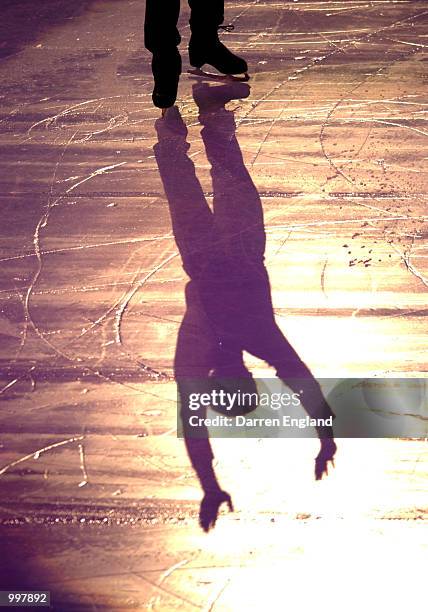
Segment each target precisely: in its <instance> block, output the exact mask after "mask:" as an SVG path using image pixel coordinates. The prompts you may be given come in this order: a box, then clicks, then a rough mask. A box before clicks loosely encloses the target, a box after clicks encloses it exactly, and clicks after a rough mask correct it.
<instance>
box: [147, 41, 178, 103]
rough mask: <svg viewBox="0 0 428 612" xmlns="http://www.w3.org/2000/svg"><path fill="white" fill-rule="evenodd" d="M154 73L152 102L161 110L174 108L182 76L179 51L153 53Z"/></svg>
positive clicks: (175, 49) (169, 50) (174, 49)
mask: <svg viewBox="0 0 428 612" xmlns="http://www.w3.org/2000/svg"><path fill="white" fill-rule="evenodd" d="M152 71H153V78H154V81H155V84H154V88H153V94H152V100H153V104H154V105H155V106H157V107H158V108H161V109H166V108H169V107H170V106H173V105H174V103H175V100H176V98H177V91H178V81H179V78H180V74H181V57H180V53H179V52H178V49H177V48H176V47H174V48H173V49H168V50H166V51H159V52H155V53H153V58H152Z"/></svg>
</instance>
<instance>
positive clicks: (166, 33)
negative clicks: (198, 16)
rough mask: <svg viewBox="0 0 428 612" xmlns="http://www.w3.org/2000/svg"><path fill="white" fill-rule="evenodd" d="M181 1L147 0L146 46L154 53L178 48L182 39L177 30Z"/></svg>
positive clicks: (145, 21)
mask: <svg viewBox="0 0 428 612" xmlns="http://www.w3.org/2000/svg"><path fill="white" fill-rule="evenodd" d="M179 14H180V0H146V15H145V20H144V45H145V47H146V49H148V50H149V51H151V52H152V53H157V52H162V51H163V50H168V49H171V47H177V46H178V45H179V44H180V41H181V38H180V34H179V32H178V29H177V22H178V17H179Z"/></svg>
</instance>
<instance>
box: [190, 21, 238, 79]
mask: <svg viewBox="0 0 428 612" xmlns="http://www.w3.org/2000/svg"><path fill="white" fill-rule="evenodd" d="M218 29H225V30H227V31H230V30H233V26H219V28H218ZM189 60H190V64H191V65H192V66H193V67H194V68H201V67H202V66H203V65H204V64H209V65H210V66H213V68H215V69H216V70H218V71H219V72H222V73H223V74H231V75H234V74H245V75H246V76H247V77H248V74H247V73H248V65H247V62H246V61H245V60H244V59H242V57H238V56H237V55H235V54H234V53H232V51H229V49H228V48H227V47H226V46H225V45H224V44H223V43H222V42H221V41H220V40H219V38H218V31H217V29H216V30H214V31H212V32H210V33H207V32H200V33H195V32H192V35H191V37H190V42H189Z"/></svg>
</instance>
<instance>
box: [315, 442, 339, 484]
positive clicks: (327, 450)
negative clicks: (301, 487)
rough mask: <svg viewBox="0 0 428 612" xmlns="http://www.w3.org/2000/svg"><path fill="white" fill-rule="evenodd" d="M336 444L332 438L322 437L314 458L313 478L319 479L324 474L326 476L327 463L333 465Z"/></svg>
mask: <svg viewBox="0 0 428 612" xmlns="http://www.w3.org/2000/svg"><path fill="white" fill-rule="evenodd" d="M336 450H337V446H336V444H335V442H334V440H332V439H330V438H324V439H323V440H321V449H320V452H319V453H318V455H317V457H316V459H315V479H316V480H321V479H322V477H323V476H324V474H325V475H326V476H328V464H329V462H331V465H332V466H333V467H334V455H335V454H336Z"/></svg>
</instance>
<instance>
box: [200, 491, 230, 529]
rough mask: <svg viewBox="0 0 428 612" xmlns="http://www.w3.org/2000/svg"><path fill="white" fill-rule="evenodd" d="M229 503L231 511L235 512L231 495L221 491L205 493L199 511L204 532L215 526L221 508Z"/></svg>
mask: <svg viewBox="0 0 428 612" xmlns="http://www.w3.org/2000/svg"><path fill="white" fill-rule="evenodd" d="M223 503H227V505H228V508H229V511H230V512H233V503H232V498H231V497H230V495H229V493H226V491H222V490H221V489H219V490H218V491H209V492H207V493H205V495H204V497H203V499H202V501H201V506H200V509H199V524H200V526H201V527H202V529H203V530H204V531H209V530H210V529H211V528H212V527H214V526H215V524H216V521H217V516H218V513H219V510H220V506H221V505H222V504H223Z"/></svg>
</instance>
